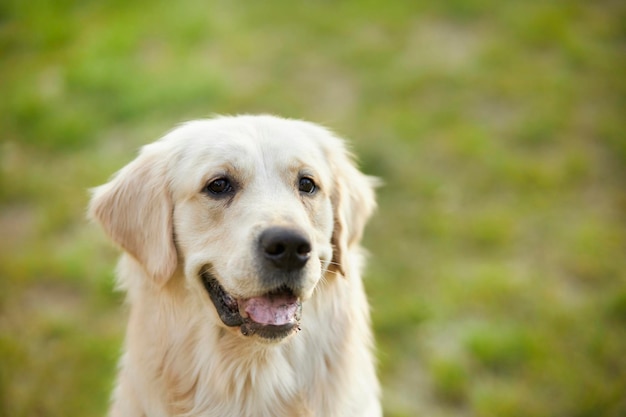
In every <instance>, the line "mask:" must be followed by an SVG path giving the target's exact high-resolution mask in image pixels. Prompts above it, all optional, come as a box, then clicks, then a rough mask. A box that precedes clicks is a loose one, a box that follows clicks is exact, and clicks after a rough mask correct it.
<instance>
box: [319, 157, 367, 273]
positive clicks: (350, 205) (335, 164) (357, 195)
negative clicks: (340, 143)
mask: <svg viewBox="0 0 626 417" xmlns="http://www.w3.org/2000/svg"><path fill="white" fill-rule="evenodd" d="M330 160H331V169H332V171H333V175H334V180H335V184H334V190H333V192H332V195H331V202H332V205H333V213H334V221H335V224H334V229H333V236H332V244H333V259H332V264H331V266H330V268H329V269H330V270H335V271H336V272H338V273H340V274H342V275H343V276H347V275H348V274H349V271H348V270H347V265H348V263H347V257H348V252H349V251H350V249H351V248H352V247H353V246H355V245H358V244H359V242H360V241H361V237H362V236H363V229H364V228H365V223H366V222H367V220H368V219H369V218H370V216H371V215H372V213H373V212H374V209H375V208H376V201H375V195H374V189H375V187H376V186H377V185H378V179H377V178H374V177H369V176H366V175H365V174H363V173H361V172H360V171H359V170H358V169H357V168H356V166H355V163H354V161H353V158H352V157H351V155H349V154H348V153H347V152H346V151H345V150H344V149H339V150H337V149H336V150H335V151H334V152H333V155H332V156H331V157H330Z"/></svg>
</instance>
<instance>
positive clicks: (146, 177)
mask: <svg viewBox="0 0 626 417" xmlns="http://www.w3.org/2000/svg"><path fill="white" fill-rule="evenodd" d="M160 148H161V146H160V144H158V143H155V144H152V145H148V146H145V147H144V148H143V149H142V151H141V153H140V154H139V156H138V157H137V158H136V159H135V160H134V161H132V162H131V163H129V164H128V165H126V166H125V167H124V168H122V169H121V170H120V171H119V172H118V173H117V174H116V175H115V176H114V177H113V179H112V180H111V181H110V182H108V183H106V184H104V185H101V186H100V187H97V188H95V189H94V190H92V198H91V202H90V204H89V211H88V216H89V217H90V218H91V219H94V220H97V221H98V222H99V223H100V224H101V225H102V228H103V229H104V231H105V232H106V234H107V235H108V236H109V237H110V238H111V240H113V242H115V243H116V244H118V245H119V246H121V247H122V248H123V249H124V250H125V251H126V252H128V253H129V254H130V255H132V256H133V257H134V258H135V259H136V260H137V261H139V263H140V264H141V265H142V266H143V268H144V269H145V271H146V273H147V274H148V275H149V276H150V277H152V278H153V279H154V280H155V281H156V283H157V284H158V285H162V284H164V283H165V282H167V280H168V279H169V278H170V277H171V276H172V274H173V273H174V271H175V269H176V266H177V262H178V257H177V253H176V246H175V244H174V232H173V226H172V221H173V220H172V211H173V204H172V197H171V195H170V192H169V188H168V185H167V179H166V168H167V159H168V158H167V154H166V153H165V150H163V149H160Z"/></svg>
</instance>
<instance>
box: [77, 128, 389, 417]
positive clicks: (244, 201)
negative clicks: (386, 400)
mask: <svg viewBox="0 0 626 417" xmlns="http://www.w3.org/2000/svg"><path fill="white" fill-rule="evenodd" d="M373 185H374V181H373V180H372V178H370V177H367V176H365V175H363V174H362V173H360V172H359V171H358V170H357V169H356V168H355V165H354V163H353V161H352V158H351V157H350V155H349V153H348V152H347V151H346V148H345V145H344V143H343V142H342V140H341V139H339V138H337V137H336V136H334V135H333V134H331V133H330V132H329V131H327V130H326V129H324V128H322V127H319V126H317V125H314V124H311V123H308V122H303V121H296V120H287V119H281V118H278V117H273V116H236V117H218V118H214V119H209V120H198V121H192V122H189V123H186V124H184V125H182V126H180V127H178V128H176V129H175V130H173V131H171V132H170V133H168V134H167V135H166V136H165V137H163V138H162V139H160V140H158V141H156V142H154V143H152V144H149V145H147V146H145V147H143V149H142V150H141V152H140V154H139V156H138V157H137V158H136V159H135V160H134V161H132V162H131V163H129V164H128V165H127V166H126V167H124V168H123V169H122V170H120V171H119V172H118V173H117V174H116V175H115V176H114V177H113V179H112V180H111V181H110V182H108V183H107V184H105V185H102V186H100V187H97V188H96V189H95V190H94V191H93V196H92V200H91V203H90V207H89V215H90V217H91V218H93V219H95V220H96V221H98V222H99V223H100V224H101V225H102V227H103V229H104V231H105V232H106V234H107V235H108V236H109V237H110V238H111V240H112V241H113V242H115V243H116V244H118V245H119V246H120V247H121V248H122V249H123V250H124V254H123V256H122V258H121V260H120V263H119V267H118V280H119V286H120V288H122V289H124V290H125V291H126V292H127V299H128V303H129V305H130V317H129V323H128V327H127V334H126V342H125V353H124V355H123V357H122V359H121V361H120V369H119V374H118V378H117V384H116V388H115V391H114V394H113V402H112V406H111V410H110V416H111V417H165V416H186V417H191V416H202V417H209V416H216V417H238V416H241V417H246V416H247V417H263V416H267V417H280V416H285V417H287V416H288V417H294V416H317V417H332V416H337V417H347V416H355V417H367V416H380V415H381V406H380V400H379V384H378V380H377V378H376V372H375V365H374V360H373V355H372V351H371V350H372V333H371V329H370V319H369V309H368V304H367V300H366V296H365V293H364V290H363V285H362V282H361V277H360V274H361V268H362V266H363V254H362V250H361V249H360V246H359V242H360V240H361V235H362V232H363V228H364V226H365V223H366V221H367V219H368V218H369V216H370V214H371V213H372V211H373V210H374V208H375V203H374V192H373V188H374V187H373Z"/></svg>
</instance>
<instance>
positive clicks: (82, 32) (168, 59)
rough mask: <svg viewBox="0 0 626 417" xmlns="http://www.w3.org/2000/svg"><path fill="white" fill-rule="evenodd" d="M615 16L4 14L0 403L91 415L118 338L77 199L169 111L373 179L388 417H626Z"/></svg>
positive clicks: (270, 4) (397, 4) (433, 4)
mask: <svg viewBox="0 0 626 417" xmlns="http://www.w3.org/2000/svg"><path fill="white" fill-rule="evenodd" d="M625 20H626V8H625V7H624V6H622V5H621V4H620V3H619V2H609V1H600V2H583V1H560V0H559V1H552V2H536V1H509V2H496V1H477V0H455V1H448V2H437V1H422V2H414V1H394V2H388V3H385V4H384V5H383V4H382V3H380V2H374V1H353V0H349V1H343V2H334V3H330V2H302V3H294V2H287V1H284V0H269V1H264V2H245V3H244V2H238V1H221V0H218V1H213V2H203V1H199V0H184V1H179V2H177V3H176V4H175V5H174V4H170V3H167V2H147V1H141V0H140V1H136V2H122V1H113V2H106V3H105V2H93V1H83V2H76V1H72V0H63V1H49V0H36V1H15V0H8V1H5V2H2V4H0V51H1V54H2V60H0V84H1V85H2V99H1V100H0V126H1V127H2V132H3V134H2V138H1V139H0V204H1V206H0V233H1V235H2V237H3V239H2V241H0V278H1V279H0V357H2V361H0V416H11V417H15V416H17V417H20V416H32V415H40V416H69V415H80V416H97V415H103V414H104V412H105V410H106V405H107V401H108V397H109V394H110V389H111V386H112V383H113V382H112V381H113V378H114V373H115V362H116V360H117V356H118V352H119V351H120V347H121V343H122V337H123V336H122V335H123V330H124V323H125V318H124V310H123V308H121V306H120V304H121V299H122V296H121V295H120V294H118V293H116V292H114V291H113V288H114V281H113V269H114V264H115V258H116V255H117V254H116V251H115V250H114V249H112V248H111V247H110V246H109V245H108V244H107V243H105V239H104V238H103V236H102V235H101V233H100V232H99V231H98V230H97V228H95V227H93V226H91V225H89V224H88V223H87V222H86V221H85V220H84V212H85V206H86V204H87V201H88V193H87V189H88V188H89V187H93V186H95V185H98V184H100V183H103V182H104V181H106V179H107V177H108V176H109V175H111V173H113V172H114V171H115V170H116V169H119V168H121V167H122V166H123V165H124V164H125V163H126V162H128V161H130V160H131V159H132V157H133V155H134V153H135V151H136V149H137V148H138V147H139V146H140V145H141V144H144V143H147V142H150V141H152V140H154V139H156V138H157V137H159V135H161V134H163V133H164V132H165V131H167V130H168V129H170V128H171V127H172V126H174V125H175V124H177V123H179V122H181V121H184V120H188V119H192V118H198V117H207V116H210V115H212V114H215V113H258V112H263V113H277V114H280V115H283V116H287V117H299V118H304V119H308V120H312V121H317V122H320V123H323V124H326V125H328V126H329V127H331V128H334V129H335V130H336V131H338V133H340V134H341V135H345V136H347V137H348V138H351V139H352V142H353V145H354V146H353V147H354V150H355V153H356V154H357V155H358V156H359V157H360V160H361V165H362V167H363V169H364V171H366V172H367V173H369V174H372V175H375V176H379V177H381V178H382V179H383V181H384V184H385V185H384V186H383V187H381V188H380V189H379V193H378V194H379V203H380V208H379V211H378V214H377V215H376V217H375V218H374V219H373V221H372V222H371V224H370V225H369V227H368V229H367V233H366V239H365V240H366V242H365V244H366V246H367V248H368V249H369V250H370V252H371V258H370V265H369V267H368V269H367V277H366V286H367V289H368V293H369V294H370V299H371V302H372V313H373V323H374V327H375V331H376V335H377V339H378V348H379V351H378V356H379V364H380V374H381V378H382V383H383V386H384V388H385V392H384V394H385V401H384V405H385V410H386V415H388V416H392V417H400V416H413V415H428V416H479V417H483V416H485V417H487V416H498V417H500V416H518V415H519V416H524V417H527V416H537V417H543V416H546V417H547V416H580V417H583V416H594V417H595V416H607V417H611V416H616V417H617V416H622V415H625V414H626V400H625V398H626V397H625V396H624V392H626V377H625V375H626V361H624V359H623V356H624V352H625V351H626V331H625V330H624V329H625V327H624V324H625V323H626V295H625V294H626V260H625V259H626V258H625V256H624V254H625V253H626V229H625V228H624V220H625V217H624V213H626V193H625V191H624V190H626V186H625V184H624V178H625V174H626V171H625V169H624V167H625V166H626V140H625V139H624V138H625V137H626V128H625V127H624V122H623V118H624V111H625V110H626V108H625V101H624V97H626V77H624V76H623V74H624V72H625V70H626V68H625V66H626V62H625V61H624V59H623V52H622V51H623V50H624V46H625V45H624V25H623V22H624V21H625Z"/></svg>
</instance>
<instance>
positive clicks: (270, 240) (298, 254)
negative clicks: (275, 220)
mask: <svg viewBox="0 0 626 417" xmlns="http://www.w3.org/2000/svg"><path fill="white" fill-rule="evenodd" d="M259 243H260V249H261V253H262V254H263V256H264V257H265V259H267V260H268V261H270V262H271V263H272V264H273V265H274V266H275V267H276V268H279V269H282V270H285V271H291V270H295V269H301V268H302V267H303V266H304V265H305V264H306V263H307V261H308V260H309V257H310V256H311V243H310V242H309V240H308V239H307V237H306V236H304V235H303V234H302V232H299V231H297V230H294V229H289V228H285V227H271V228H269V229H267V230H265V231H264V232H263V233H261V236H260V238H259Z"/></svg>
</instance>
